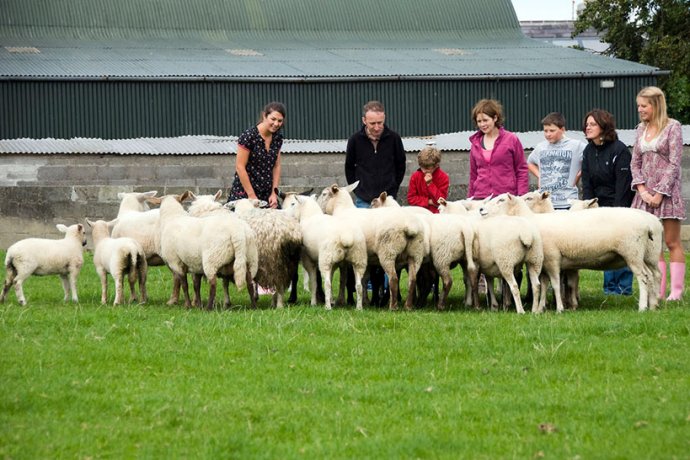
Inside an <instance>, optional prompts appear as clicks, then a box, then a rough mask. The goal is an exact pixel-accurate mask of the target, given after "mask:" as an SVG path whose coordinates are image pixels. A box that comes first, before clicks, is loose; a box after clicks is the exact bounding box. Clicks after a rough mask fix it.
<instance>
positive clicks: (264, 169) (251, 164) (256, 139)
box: [228, 126, 283, 201]
mask: <svg viewBox="0 0 690 460" xmlns="http://www.w3.org/2000/svg"><path fill="white" fill-rule="evenodd" d="M237 144H238V145H241V146H242V147H244V148H246V149H247V150H249V160H248V161H247V174H248V175H249V182H250V183H251V184H252V187H253V188H254V193H256V197H257V198H259V199H260V200H264V201H268V197H269V196H271V189H272V188H273V167H274V166H275V164H276V160H277V159H278V154H279V153H280V149H281V147H282V146H283V135H282V134H281V133H280V132H278V133H275V134H273V139H271V147H270V148H269V149H268V151H267V150H266V143H265V142H264V139H263V137H261V134H259V129H258V128H257V127H256V126H254V127H252V128H249V129H248V130H246V131H245V132H243V133H242V134H241V135H240V137H239V139H238V140H237ZM241 198H247V192H246V191H245V190H244V187H242V183H241V182H240V177H239V176H238V175H237V172H235V179H234V181H233V182H232V188H231V189H230V194H229V197H228V200H229V201H232V200H239V199H241Z"/></svg>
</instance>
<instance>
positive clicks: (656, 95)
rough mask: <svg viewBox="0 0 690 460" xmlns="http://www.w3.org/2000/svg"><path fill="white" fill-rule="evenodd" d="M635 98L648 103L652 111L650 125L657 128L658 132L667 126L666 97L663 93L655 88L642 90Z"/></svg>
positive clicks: (649, 87)
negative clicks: (643, 99)
mask: <svg viewBox="0 0 690 460" xmlns="http://www.w3.org/2000/svg"><path fill="white" fill-rule="evenodd" d="M637 97H643V98H645V99H647V100H648V101H649V103H650V104H651V106H652V109H653V110H654V113H653V114H652V123H653V124H655V125H656V126H657V128H658V129H659V132H661V130H662V129H664V128H665V127H666V125H667V124H668V113H667V112H666V110H667V109H666V96H665V95H664V92H663V91H662V90H661V89H660V88H657V87H656V86H647V87H645V88H642V89H641V90H640V92H639V93H637Z"/></svg>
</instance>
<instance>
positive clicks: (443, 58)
mask: <svg viewBox="0 0 690 460" xmlns="http://www.w3.org/2000/svg"><path fill="white" fill-rule="evenodd" d="M396 43H397V45H395V46H394V45H393V44H388V45H389V46H382V45H381V43H374V42H365V41H362V42H361V43H357V44H352V45H351V47H346V46H344V45H343V44H342V43H340V42H338V43H336V42H326V41H313V42H294V43H284V42H281V43H280V46H279V47H278V46H276V43H275V42H271V43H267V42H254V43H252V46H249V47H246V46H244V47H243V46H241V45H239V44H238V43H236V42H231V43H217V42H216V43H209V42H199V41H196V40H183V39H177V40H171V41H170V42H168V43H167V44H166V46H160V47H159V46H157V44H156V43H151V44H147V43H145V42H138V43H136V44H132V43H126V44H120V43H114V42H108V41H98V42H96V41H92V42H82V43H80V44H74V43H69V42H64V41H62V40H57V39H56V40H52V41H50V42H47V41H44V42H42V43H40V41H38V40H16V39H12V40H7V39H0V44H2V46H3V47H1V48H0V77H2V78H13V79H16V78H20V79H21V78H30V79H36V78H39V79H44V78H45V79H55V78H58V79H61V78H65V79H72V78H77V79H78V78H83V79H97V80H100V79H141V78H144V79H145V78H173V79H190V78H191V79H266V78H270V79H276V78H280V79H343V78H377V77H378V78H399V77H404V78H434V77H437V78H448V77H455V78H478V77H485V76H494V77H504V78H505V77H517V76H520V77H525V76H540V77H545V76H555V77H558V76H573V75H581V76H616V75H649V74H654V73H657V71H658V69H657V68H655V67H650V66H646V65H642V64H637V63H634V62H629V61H624V60H620V59H615V58H610V57H604V56H598V55H594V54H591V53H588V52H584V51H578V50H574V49H568V48H561V47H556V46H553V45H549V44H545V43H542V42H539V41H536V40H532V39H528V38H524V37H523V38H520V39H516V40H511V41H497V40H492V41H487V40H458V39H457V38H455V39H453V38H451V37H447V36H446V37H436V41H430V40H429V39H427V40H426V41H425V43H424V44H417V43H411V42H410V41H409V38H408V37H404V38H403V37H400V40H399V41H396ZM402 43H404V45H402ZM11 46H12V47H17V46H31V47H35V48H37V49H38V50H39V51H40V53H31V54H18V53H11V52H10V51H8V50H7V47H11ZM228 49H240V50H253V51H255V52H258V55H237V54H232V53H229V52H227V51H226V50H228ZM446 50H457V51H455V54H446V53H447V51H446Z"/></svg>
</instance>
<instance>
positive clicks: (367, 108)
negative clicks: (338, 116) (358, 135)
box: [362, 101, 386, 117]
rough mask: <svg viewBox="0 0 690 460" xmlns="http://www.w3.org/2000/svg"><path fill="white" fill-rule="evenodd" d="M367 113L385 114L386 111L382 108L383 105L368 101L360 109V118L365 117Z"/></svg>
mask: <svg viewBox="0 0 690 460" xmlns="http://www.w3.org/2000/svg"><path fill="white" fill-rule="evenodd" d="M367 112H381V113H385V112H386V110H385V109H384V108H383V103H382V102H379V101H369V102H367V103H366V104H364V107H362V116H363V117H365V116H366V115H367Z"/></svg>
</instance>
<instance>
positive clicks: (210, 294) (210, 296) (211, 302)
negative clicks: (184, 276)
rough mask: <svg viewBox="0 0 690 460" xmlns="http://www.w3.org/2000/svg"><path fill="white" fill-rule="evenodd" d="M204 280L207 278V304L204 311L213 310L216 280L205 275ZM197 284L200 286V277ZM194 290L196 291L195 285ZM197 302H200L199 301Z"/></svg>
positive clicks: (214, 276) (211, 276)
mask: <svg viewBox="0 0 690 460" xmlns="http://www.w3.org/2000/svg"><path fill="white" fill-rule="evenodd" d="M195 276H196V275H195ZM206 278H208V303H207V304H206V309H207V310H213V307H214V303H215V302H216V285H217V284H218V278H217V277H216V275H210V276H209V275H206ZM194 280H195V282H196V278H194ZM199 284H200V285H201V276H199ZM194 289H195V290H196V285H195V286H194ZM199 300H200V301H201V299H199Z"/></svg>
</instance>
